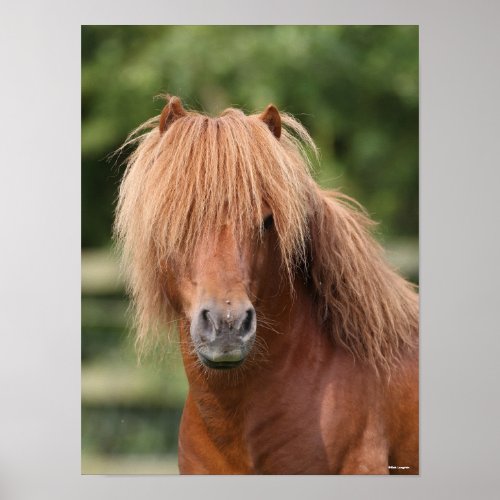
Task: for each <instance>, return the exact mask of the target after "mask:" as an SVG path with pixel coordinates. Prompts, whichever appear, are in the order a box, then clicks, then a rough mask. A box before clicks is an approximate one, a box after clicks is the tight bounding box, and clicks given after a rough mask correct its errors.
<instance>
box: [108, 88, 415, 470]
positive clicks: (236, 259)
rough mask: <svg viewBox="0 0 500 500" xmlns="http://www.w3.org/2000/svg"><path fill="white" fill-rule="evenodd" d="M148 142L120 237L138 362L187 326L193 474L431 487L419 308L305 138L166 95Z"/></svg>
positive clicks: (141, 136)
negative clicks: (418, 477)
mask: <svg viewBox="0 0 500 500" xmlns="http://www.w3.org/2000/svg"><path fill="white" fill-rule="evenodd" d="M131 143H134V144H136V146H137V147H136V148H135V150H134V152H133V153H132V155H131V156H130V158H129V161H128V166H127V170H126V173H125V176H124V179H123V181H122V184H121V187H120V193H119V200H118V207H117V217H116V224H115V233H116V237H117V239H118V241H119V243H120V246H121V248H122V253H123V262H124V268H125V272H126V276H127V281H128V287H129V292H130V293H131V296H132V298H133V303H134V306H135V311H136V326H137V340H138V344H139V346H140V347H142V348H144V346H145V345H146V344H148V343H149V341H151V340H154V339H155V338H156V339H158V338H161V337H162V336H163V335H164V334H165V333H164V332H165V331H166V330H165V329H166V325H167V324H168V323H169V322H172V321H177V322H178V329H179V336H180V344H181V351H182V356H183V361H184V366H185V370H186V374H187V378H188V381H189V393H188V396H187V400H186V403H185V407H184V412H183V416H182V421H181V426H180V435H179V469H180V472H181V473H184V474H387V473H406V474H418V343H417V342H418V340H417V338H418V297H417V294H416V293H415V291H414V287H413V286H412V285H410V284H409V283H407V282H406V281H405V280H404V279H403V278H401V277H400V276H398V275H397V274H396V273H395V272H394V271H393V270H392V269H390V267H389V266H388V265H387V264H386V262H385V261H384V259H383V257H382V252H381V249H380V247H379V245H378V244H377V243H376V242H375V241H374V239H373V238H372V237H371V236H370V234H369V226H370V224H371V223H370V221H369V219H368V218H367V217H366V216H365V215H364V214H363V211H362V210H361V209H360V207H359V206H357V205H356V204H355V203H354V202H353V201H352V200H351V199H349V198H348V197H346V196H343V195H340V194H338V193H336V192H326V191H323V190H322V189H320V188H319V187H318V185H317V184H316V183H315V182H314V181H313V179H312V177H311V175H310V163H309V160H308V156H310V154H309V155H308V153H314V152H315V151H316V150H315V146H314V143H313V142H312V139H311V138H310V137H309V135H308V133H307V132H306V130H305V129H304V128H303V127H302V126H301V125H300V124H299V123H298V122H297V121H296V120H295V119H294V118H292V117H291V116H289V115H287V114H285V113H281V114H280V113H279V112H278V110H277V109H276V108H275V107H274V106H273V105H270V106H268V107H267V109H266V110H265V111H264V112H263V113H261V114H256V115H251V116H247V115H245V114H244V113H243V112H242V111H239V110H237V109H227V110H226V111H224V112H223V113H222V114H221V115H220V116H219V117H217V118H211V117H208V116H205V115H203V114H200V113H195V112H191V111H186V110H185V109H184V108H183V106H182V104H181V101H180V100H179V99H178V98H176V97H171V98H170V97H167V104H166V106H165V108H164V109H163V111H162V113H161V115H160V116H159V117H155V118H152V119H150V120H149V121H147V122H146V123H145V124H143V125H142V126H141V127H139V128H138V129H137V130H136V131H135V132H134V133H133V135H131V138H130V139H129V140H128V142H127V143H126V144H131Z"/></svg>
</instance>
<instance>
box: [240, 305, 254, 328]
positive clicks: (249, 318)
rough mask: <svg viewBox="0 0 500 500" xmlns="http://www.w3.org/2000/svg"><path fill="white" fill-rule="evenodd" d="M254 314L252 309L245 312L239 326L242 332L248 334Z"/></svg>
mask: <svg viewBox="0 0 500 500" xmlns="http://www.w3.org/2000/svg"><path fill="white" fill-rule="evenodd" d="M254 314H255V312H254V310H253V309H247V310H246V316H245V319H244V320H243V323H242V324H241V331H242V332H248V331H249V330H250V329H251V328H252V323H253V317H254Z"/></svg>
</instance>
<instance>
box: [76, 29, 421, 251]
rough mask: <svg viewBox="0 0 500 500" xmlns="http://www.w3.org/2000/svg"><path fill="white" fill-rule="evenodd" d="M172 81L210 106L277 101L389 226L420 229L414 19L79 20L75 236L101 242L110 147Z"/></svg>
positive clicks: (389, 231) (397, 232)
mask: <svg viewBox="0 0 500 500" xmlns="http://www.w3.org/2000/svg"><path fill="white" fill-rule="evenodd" d="M162 92H169V93H171V94H174V95H178V96H180V97H181V98H182V99H183V101H184V103H185V104H186V106H187V107H192V108H194V109H196V110H204V111H206V112H208V113H210V114H218V113H220V112H221V111H222V110H223V109H224V108H226V107H228V106H237V107H240V108H242V109H243V110H244V111H246V112H253V111H259V110H262V109H263V108H264V107H265V106H266V105H267V104H268V103H270V102H273V103H274V104H276V105H277V106H278V108H279V109H280V110H282V111H286V112H289V113H292V114H293V115H295V116H296V117H297V118H299V119H300V120H301V121H302V122H303V124H304V125H305V126H306V127H307V129H308V130H309V132H310V133H311V135H312V137H313V138H314V140H315V141H316V143H317V145H318V146H319V148H320V151H321V169H320V170H318V172H317V178H318V180H319V182H320V183H321V184H322V185H323V186H326V187H336V188H341V189H342V190H343V191H344V192H346V193H348V194H349V195H351V196H353V197H354V198H356V199H358V200H359V201H360V202H361V203H362V204H363V205H364V206H365V207H366V208H367V210H368V212H369V213H370V215H371V216H372V217H373V218H374V219H375V220H378V221H382V224H381V227H380V230H381V233H382V234H383V235H387V236H388V237H396V236H410V237H416V236H417V235H418V28H417V27H415V26H86V27H83V29H82V217H83V220H82V244H83V246H84V247H94V246H102V245H107V244H109V241H110V234H111V225H112V220H113V207H114V200H115V198H116V192H117V188H118V184H119V180H120V177H121V173H122V170H121V168H122V167H117V168H113V162H107V161H106V158H107V156H108V155H109V153H111V152H112V151H114V150H115V149H116V148H117V147H118V146H119V145H120V144H121V143H122V142H123V141H124V139H125V137H126V136H127V134H128V133H129V132H130V131H131V130H132V129H133V128H135V127H136V126H137V125H138V124H140V123H142V122H143V121H145V120H146V119H147V118H149V117H151V116H153V115H154V114H158V113H159V112H160V110H161V108H162V106H163V103H162V101H161V100H156V101H155V100H153V96H155V95H158V94H160V93H162Z"/></svg>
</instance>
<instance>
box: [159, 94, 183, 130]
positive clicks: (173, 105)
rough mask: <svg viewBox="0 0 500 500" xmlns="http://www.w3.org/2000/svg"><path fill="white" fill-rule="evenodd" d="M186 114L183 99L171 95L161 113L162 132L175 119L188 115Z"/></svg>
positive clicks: (160, 125)
mask: <svg viewBox="0 0 500 500" xmlns="http://www.w3.org/2000/svg"><path fill="white" fill-rule="evenodd" d="M186 114H187V113H186V110H185V109H184V108H183V107H182V102H181V100H180V99H179V98H178V97H175V96H174V97H171V98H170V99H169V101H168V103H167V105H166V106H165V107H164V108H163V111H162V112H161V115H160V124H159V127H160V134H163V132H165V130H167V129H168V127H170V125H172V123H173V122H174V121H175V120H177V119H178V118H181V117H183V116H186Z"/></svg>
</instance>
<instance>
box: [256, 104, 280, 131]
mask: <svg viewBox="0 0 500 500" xmlns="http://www.w3.org/2000/svg"><path fill="white" fill-rule="evenodd" d="M260 119H261V120H262V121H263V122H264V123H265V124H266V125H267V126H268V128H269V130H270V131H271V132H272V133H273V135H274V137H276V139H279V138H280V137H281V116H280V112H279V111H278V109H277V108H276V106H275V105H274V104H269V106H268V107H267V108H266V109H265V111H264V112H263V113H262V114H261V115H260Z"/></svg>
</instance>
